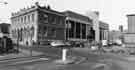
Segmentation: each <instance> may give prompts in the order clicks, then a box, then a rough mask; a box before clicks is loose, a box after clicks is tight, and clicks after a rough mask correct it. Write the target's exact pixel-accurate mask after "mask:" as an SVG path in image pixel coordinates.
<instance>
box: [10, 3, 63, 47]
mask: <svg viewBox="0 0 135 70" xmlns="http://www.w3.org/2000/svg"><path fill="white" fill-rule="evenodd" d="M11 22H12V24H11V30H12V38H13V40H14V41H15V42H17V41H19V43H20V44H23V45H32V44H33V43H36V44H42V43H46V42H47V41H50V40H64V39H65V32H64V31H65V15H64V14H63V13H60V12H58V11H55V10H52V9H51V8H50V6H47V7H46V6H43V7H41V6H39V5H38V3H36V5H35V6H32V7H31V8H28V9H21V10H20V11H19V12H17V13H12V17H11Z"/></svg>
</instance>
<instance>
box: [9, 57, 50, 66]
mask: <svg viewBox="0 0 135 70" xmlns="http://www.w3.org/2000/svg"><path fill="white" fill-rule="evenodd" d="M41 60H49V59H48V58H39V59H32V60H26V61H19V62H15V63H11V64H10V65H14V64H23V63H29V62H34V61H41Z"/></svg>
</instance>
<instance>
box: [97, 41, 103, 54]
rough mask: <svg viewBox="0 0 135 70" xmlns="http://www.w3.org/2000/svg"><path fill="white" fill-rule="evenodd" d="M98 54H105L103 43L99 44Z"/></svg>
mask: <svg viewBox="0 0 135 70" xmlns="http://www.w3.org/2000/svg"><path fill="white" fill-rule="evenodd" d="M98 52H99V54H102V52H103V45H102V41H99V43H98Z"/></svg>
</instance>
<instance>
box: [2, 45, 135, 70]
mask: <svg viewBox="0 0 135 70" xmlns="http://www.w3.org/2000/svg"><path fill="white" fill-rule="evenodd" d="M33 50H34V49H33ZM36 50H37V51H40V52H41V51H42V52H44V53H45V54H50V56H48V55H44V56H43V55H42V56H37V57H34V58H33V57H29V58H27V59H22V60H21V59H19V60H11V61H7V63H5V64H4V62H3V63H1V62H0V70H134V69H135V66H134V65H135V60H134V56H132V60H131V59H129V60H128V58H129V57H128V58H127V57H123V56H121V55H119V54H112V53H103V54H94V53H91V52H90V51H89V49H87V48H74V49H72V50H70V51H69V52H70V53H68V55H70V56H77V57H78V56H79V57H85V58H86V59H85V60H83V61H82V62H80V63H76V64H67V65H63V64H58V63H55V62H54V61H55V60H57V59H60V58H61V57H60V56H61V51H60V50H61V49H57V48H46V47H39V48H38V49H36ZM52 54H53V55H52ZM54 55H56V56H54ZM53 56H54V57H53ZM57 56H59V57H57ZM44 58H47V59H44ZM126 58H127V59H126ZM5 62H6V61H5ZM6 64H7V65H6Z"/></svg>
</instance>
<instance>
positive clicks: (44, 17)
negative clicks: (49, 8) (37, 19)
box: [43, 15, 48, 23]
mask: <svg viewBox="0 0 135 70" xmlns="http://www.w3.org/2000/svg"><path fill="white" fill-rule="evenodd" d="M43 20H44V22H45V23H48V16H47V15H43Z"/></svg>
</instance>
